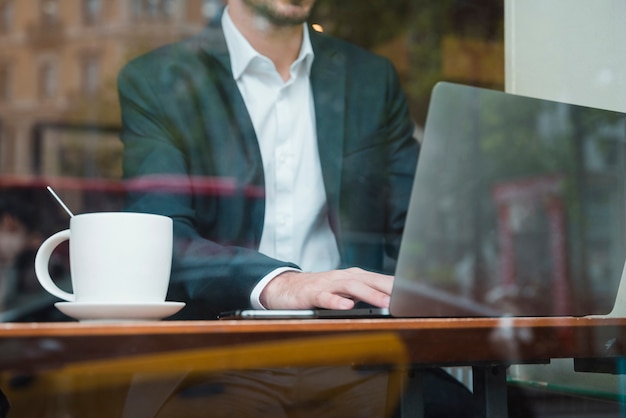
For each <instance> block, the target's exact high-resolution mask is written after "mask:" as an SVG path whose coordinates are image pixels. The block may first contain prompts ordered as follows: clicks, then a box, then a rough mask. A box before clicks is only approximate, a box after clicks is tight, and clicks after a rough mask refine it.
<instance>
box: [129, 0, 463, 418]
mask: <svg viewBox="0 0 626 418" xmlns="http://www.w3.org/2000/svg"><path fill="white" fill-rule="evenodd" d="M314 3H315V0H230V1H229V2H228V8H227V10H226V11H225V13H224V16H223V18H222V21H221V26H220V27H219V28H209V29H207V30H206V31H205V32H204V33H202V34H200V35H199V36H197V37H195V38H193V39H190V40H186V41H183V42H180V43H177V44H174V45H169V46H166V47H163V48H160V49H157V50H155V51H152V52H151V53H148V54H147V55H144V56H142V57H139V58H138V59H135V60H133V61H132V62H131V63H129V64H128V65H127V66H126V67H125V68H124V69H123V70H122V72H121V73H120V76H119V92H120V102H121V106H122V120H123V131H122V140H123V142H124V147H125V148H124V173H125V178H126V179H127V180H128V186H129V191H130V193H129V203H128V209H129V210H133V211H140V212H153V213H159V214H163V215H167V216H170V217H171V218H173V219H174V228H175V237H176V242H175V254H174V263H173V268H172V283H171V286H170V295H169V298H171V299H174V300H184V301H186V302H187V304H188V306H187V307H186V308H185V309H184V310H183V311H182V312H181V315H182V316H180V317H179V318H192V319H206V318H215V317H216V315H217V314H218V313H219V312H221V311H225V310H232V309H242V308H249V307H253V308H266V309H278V308H283V309H299V308H312V307H322V308H330V309H350V308H352V307H354V305H355V303H357V302H365V303H367V304H370V305H374V306H378V307H387V306H388V304H389V295H390V293H391V287H392V282H393V277H392V276H389V275H386V274H383V260H384V255H385V252H386V253H387V254H388V255H390V256H391V257H394V256H395V255H396V254H397V251H398V246H399V242H400V237H401V234H402V230H403V226H404V220H405V216H406V210H407V206H408V201H409V194H410V190H411V184H412V181H413V175H414V171H415V166H416V162H417V155H418V144H417V142H416V141H415V140H414V138H413V136H412V134H413V123H412V121H411V118H410V115H409V112H408V107H407V103H406V100H405V97H404V95H403V93H402V90H401V88H400V84H399V82H398V78H397V75H396V73H395V71H394V69H393V67H392V65H391V63H390V62H389V61H388V60H386V59H384V58H381V57H378V56H375V55H373V54H371V53H369V52H367V51H365V50H362V49H360V48H358V47H356V46H353V45H350V44H347V43H345V42H342V41H340V40H337V39H333V38H331V37H328V36H325V35H322V34H319V33H315V32H313V31H309V29H308V28H307V27H306V25H305V24H304V22H305V21H306V19H307V17H308V15H309V13H310V10H311V8H312V7H313V5H314ZM259 373H260V375H259V374H257V373H256V372H255V373H251V374H250V375H248V376H247V377H246V376H243V377H242V376H240V375H237V376H235V377H234V379H235V380H234V382H233V380H229V379H230V377H228V378H226V377H224V376H220V377H218V381H217V382H215V381H213V383H212V384H211V385H210V386H211V387H212V388H213V389H211V390H210V391H213V392H215V390H214V387H215V386H217V387H219V388H220V389H219V390H217V392H220V394H221V395H220V396H221V397H222V398H225V397H228V396H229V394H228V393H223V392H222V390H223V388H224V387H229V388H230V387H238V386H241V387H244V386H245V387H248V388H249V387H252V388H253V389H252V390H251V392H250V391H248V392H245V391H244V392H233V393H232V394H231V395H232V396H231V398H230V399H233V400H236V399H241V398H245V399H248V400H250V399H251V398H253V397H254V393H256V391H257V389H258V391H263V390H264V389H265V388H266V387H267V385H271V386H272V387H274V388H276V387H282V388H283V389H282V390H292V389H293V387H292V384H293V383H294V382H295V381H301V380H308V381H315V380H316V379H317V381H318V382H319V381H320V380H319V377H317V378H310V376H311V373H314V374H316V375H317V371H316V370H313V371H311V370H308V371H304V372H301V371H296V372H294V373H295V374H294V373H291V372H289V373H287V375H286V376H285V371H284V370H280V371H273V372H271V373H269V374H267V373H265V371H261V372H259ZM302 373H304V374H302ZM349 374H350V375H349V376H348V377H347V378H346V380H342V382H343V383H342V385H344V387H345V388H348V387H360V386H359V385H360V384H362V383H363V382H365V384H364V385H363V386H362V388H365V389H359V390H357V391H356V393H358V394H362V395H361V397H362V402H361V404H362V405H367V402H363V400H366V401H373V400H374V398H377V399H378V398H381V397H382V403H383V406H384V395H385V393H386V391H385V390H384V388H383V387H384V386H383V387H381V385H380V381H379V380H378V378H379V377H381V376H383V377H384V376H385V373H381V372H380V371H375V372H373V373H366V375H363V374H361V373H359V372H355V373H353V372H352V371H350V372H349ZM259 376H262V377H259ZM294 376H295V377H294ZM304 376H309V377H307V378H305V377H304ZM322 376H324V374H322ZM331 376H332V375H331ZM337 376H339V373H338V374H337ZM342 376H345V375H343V374H342ZM372 377H375V379H373V378H372ZM240 379H244V380H245V381H246V382H245V384H241V385H240V384H239V383H240V382H241V380H240ZM329 379H330V380H331V382H332V381H335V382H338V381H339V380H334V379H335V378H333V377H330V378H326V377H325V378H323V379H322V381H324V382H325V383H324V384H323V385H322V386H321V388H322V390H324V391H327V390H328V384H329V383H331V382H329ZM341 379H343V377H342V378H341ZM434 380H436V381H437V382H444V384H443V386H441V385H440V386H437V385H430V386H431V387H434V386H437V387H438V388H443V389H442V390H443V392H442V393H444V394H445V393H450V394H451V396H456V395H453V394H452V392H455V391H456V392H458V390H459V387H458V386H455V385H454V384H449V383H450V382H449V381H447V380H446V378H445V377H444V378H441V376H440V375H435V377H434ZM251 381H254V382H256V383H255V384H250V382H251ZM270 382H271V383H270ZM317 386H318V388H315V387H312V386H309V387H307V389H306V391H304V392H306V393H307V395H308V396H311V397H315V396H316V395H315V394H316V393H318V392H316V390H317V389H319V388H320V385H317ZM446 391H448V392H446ZM331 392H332V391H331ZM329 393H330V392H329ZM332 393H335V394H337V392H336V391H335V392H332ZM344 394H349V396H348V398H349V399H351V401H348V402H347V403H345V405H347V408H348V410H350V408H354V405H355V403H354V398H353V391H351V390H344ZM461 396H465V392H463V394H462V395H461ZM428 398H429V399H434V396H433V397H428ZM444 398H445V396H444ZM309 400H310V399H309ZM449 400H450V398H445V399H444V401H443V402H438V403H439V404H441V405H440V406H443V410H448V408H447V404H450V403H452V404H455V403H456V402H449ZM264 402H265V400H263V402H262V404H261V406H259V407H258V408H257V406H254V408H257V409H256V410H255V412H254V413H253V412H250V411H248V412H250V414H251V415H261V414H262V412H261V410H260V409H263V408H265V407H266V406H267V405H266V404H265V403H264ZM306 402H308V401H306ZM306 402H305V403H306ZM427 402H428V400H427ZM378 403H380V402H378ZM232 404H233V405H234V404H238V405H237V406H238V407H243V405H245V404H246V403H245V402H244V403H242V402H236V401H234V402H232ZM248 405H251V404H250V403H248ZM309 405H310V404H309ZM350 405H352V406H350ZM250 408H253V407H252V406H250ZM461 409H463V408H461ZM268 411H269V410H266V411H265V412H268ZM344 411H345V410H344ZM352 411H353V412H354V413H356V411H357V409H352ZM463 412H465V411H463ZM273 413H274V412H272V413H269V412H268V414H269V415H272V414H273ZM237 414H240V415H241V414H245V412H242V411H240V410H238V411H237V413H236V414H235V415H237ZM366 415H367V413H366ZM433 416H434V415H433ZM450 416H459V417H460V416H463V415H462V414H461V413H460V412H455V413H453V414H451V415H450Z"/></svg>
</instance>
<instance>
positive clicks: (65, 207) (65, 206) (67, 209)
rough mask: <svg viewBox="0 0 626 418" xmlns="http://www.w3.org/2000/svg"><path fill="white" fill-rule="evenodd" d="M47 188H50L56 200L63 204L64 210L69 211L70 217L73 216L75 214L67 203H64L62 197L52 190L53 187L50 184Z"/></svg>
mask: <svg viewBox="0 0 626 418" xmlns="http://www.w3.org/2000/svg"><path fill="white" fill-rule="evenodd" d="M46 188H47V189H48V191H49V192H50V194H51V195H52V197H54V198H55V199H56V201H57V202H58V203H59V205H61V207H62V208H63V210H65V211H66V212H67V214H68V215H70V218H73V217H74V214H73V213H72V211H71V210H70V209H69V208H68V207H67V205H66V204H65V203H63V201H62V200H61V198H60V197H59V196H58V195H57V194H56V193H55V192H54V190H52V187H50V186H48V187H46Z"/></svg>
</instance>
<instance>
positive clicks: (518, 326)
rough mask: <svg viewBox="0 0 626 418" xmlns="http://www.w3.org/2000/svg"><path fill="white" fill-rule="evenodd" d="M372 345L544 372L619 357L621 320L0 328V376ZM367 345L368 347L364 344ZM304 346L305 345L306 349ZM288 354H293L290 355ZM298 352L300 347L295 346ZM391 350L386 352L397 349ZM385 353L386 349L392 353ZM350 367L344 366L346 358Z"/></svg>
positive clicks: (624, 335)
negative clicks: (537, 366) (557, 364)
mask: <svg viewBox="0 0 626 418" xmlns="http://www.w3.org/2000/svg"><path fill="white" fill-rule="evenodd" d="M371 339H374V340H375V341H378V344H380V345H379V348H380V351H385V350H386V349H387V348H386V347H387V346H389V347H391V346H394V345H396V346H397V347H403V350H404V351H405V354H406V356H407V361H410V362H411V363H413V364H424V365H469V364H477V363H478V364H480V363H486V364H488V363H498V364H502V363H510V364H513V363H525V362H545V361H549V360H550V359H552V358H577V357H578V358H589V357H595V358H607V357H608V358H611V357H619V356H623V355H626V319H621V318H589V317H585V318H571V317H567V318H562V317H544V318H462V319H461V318H459V319H456V318H450V319H448V318H446V319H401V318H393V319H352V320H343V319H342V320H337V319H332V320H318V319H315V320H246V321H242V320H236V321H158V322H127V323H124V322H119V323H78V322H67V323H65V322H64V323H3V324H0V369H2V370H16V369H48V368H54V367H59V366H63V365H67V364H71V363H76V362H85V361H94V360H104V359H116V358H124V357H128V356H140V355H148V354H159V353H172V352H182V351H185V350H197V349H203V350H207V349H209V350H211V349H212V350H219V349H235V348H240V349H242V350H244V351H245V349H246V347H252V348H258V347H264V346H267V347H274V346H272V344H283V345H284V344H287V345H289V344H300V345H302V346H305V347H306V346H307V343H310V344H313V343H316V344H318V346H317V347H318V350H319V347H322V348H323V347H326V346H327V345H328V344H334V347H335V348H334V349H335V350H336V349H337V347H339V346H340V345H345V346H347V349H348V350H351V349H352V348H351V347H354V346H355V345H357V344H361V345H363V344H367V343H368V341H370V340H371ZM372 341H373V340H372ZM310 344H309V345H310ZM294 347H295V346H294ZM298 347H300V346H298ZM397 347H395V348H394V349H396V350H397V349H398V348H397ZM390 350H391V348H390ZM347 360H349V358H347Z"/></svg>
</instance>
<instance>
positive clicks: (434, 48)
mask: <svg viewBox="0 0 626 418" xmlns="http://www.w3.org/2000/svg"><path fill="white" fill-rule="evenodd" d="M503 13H504V12H503V5H502V1H501V0H481V1H480V2H478V1H468V0H438V1H429V0H370V1H362V0H341V1H336V0H319V2H318V5H317V7H316V10H315V15H314V19H313V20H314V21H319V22H322V23H323V24H324V27H325V29H326V31H327V32H328V33H331V34H333V35H335V36H337V37H340V38H342V39H346V40H348V41H350V42H353V43H356V44H357V45H361V46H363V47H364V48H369V49H375V48H377V47H379V46H380V45H381V44H384V43H386V42H388V41H390V40H391V39H394V38H396V37H399V36H404V37H406V38H407V50H406V54H407V56H406V57H403V59H404V58H406V59H408V61H409V70H408V71H409V73H408V74H405V75H404V77H403V83H404V88H405V90H406V92H407V95H408V97H409V101H410V103H411V108H412V113H413V115H414V118H415V120H416V121H417V122H418V123H419V124H423V122H424V120H425V117H426V110H427V107H428V101H429V98H430V92H431V90H432V88H433V86H434V85H435V83H436V82H438V81H441V80H443V79H444V77H443V73H442V67H443V65H442V59H443V57H442V41H443V39H444V38H445V37H446V36H450V35H452V36H455V37H458V38H462V39H473V40H482V41H495V42H502V39H503V22H504V19H503ZM502 60H504V57H502ZM449 81H454V80H449ZM473 84H477V83H473ZM495 87H502V86H495Z"/></svg>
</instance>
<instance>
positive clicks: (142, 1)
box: [132, 0, 177, 19]
mask: <svg viewBox="0 0 626 418" xmlns="http://www.w3.org/2000/svg"><path fill="white" fill-rule="evenodd" d="M176 5H177V2H176V1H174V0H133V3H132V12H133V16H134V17H135V18H137V19H168V18H171V17H172V16H173V15H174V13H175V8H176Z"/></svg>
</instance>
